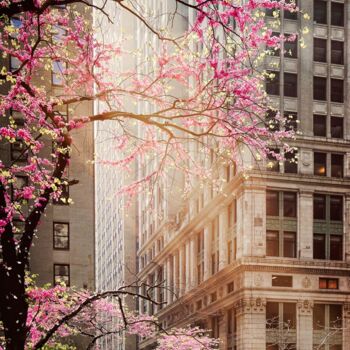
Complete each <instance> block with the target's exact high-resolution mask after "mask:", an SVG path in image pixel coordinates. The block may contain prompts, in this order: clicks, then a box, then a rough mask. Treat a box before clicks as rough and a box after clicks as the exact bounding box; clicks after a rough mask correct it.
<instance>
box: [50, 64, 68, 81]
mask: <svg viewBox="0 0 350 350" xmlns="http://www.w3.org/2000/svg"><path fill="white" fill-rule="evenodd" d="M65 70H66V65H65V63H63V62H61V61H54V62H53V63H52V84H53V85H63V83H64V74H65Z"/></svg>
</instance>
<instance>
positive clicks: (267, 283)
mask: <svg viewBox="0 0 350 350" xmlns="http://www.w3.org/2000/svg"><path fill="white" fill-rule="evenodd" d="M298 5H299V6H300V7H301V9H302V10H303V12H304V13H307V14H309V16H310V17H311V19H308V16H306V15H303V14H291V13H280V14H273V13H266V20H267V21H276V18H277V17H278V18H279V19H280V24H278V25H276V26H275V31H276V35H277V33H285V34H288V33H293V32H296V31H298V30H303V32H304V33H305V32H306V30H305V29H304V28H305V27H308V31H309V33H308V34H307V35H304V36H303V45H302V46H304V44H305V46H306V47H305V48H301V47H300V46H298V45H297V44H296V43H295V44H293V43H289V44H287V47H285V49H286V50H287V51H288V53H286V54H281V53H280V52H276V53H275V55H271V56H269V57H267V58H266V67H267V69H268V70H271V71H273V72H274V73H275V78H274V79H272V80H271V81H269V82H268V83H267V86H266V89H267V92H268V93H269V94H270V95H271V100H272V102H273V104H274V105H275V107H276V108H277V109H278V110H280V112H281V113H283V114H285V115H286V116H287V117H288V121H287V122H286V123H284V125H276V124H275V125H270V127H274V128H294V129H296V130H297V131H298V135H297V138H296V140H295V141H293V142H292V145H293V146H294V147H295V152H293V154H286V161H284V162H283V163H279V162H276V161H274V160H273V159H271V160H267V161H264V162H262V161H260V162H258V163H256V162H255V161H254V159H253V157H252V156H250V155H248V152H246V153H245V156H244V157H245V160H244V161H245V162H246V165H247V164H248V165H249V164H250V165H252V168H253V170H251V171H249V172H248V173H245V174H242V173H241V172H240V171H237V172H236V171H235V169H232V168H223V169H221V173H220V174H221V178H222V179H225V181H226V185H225V186H224V187H223V189H222V191H220V192H216V191H215V190H214V189H213V188H212V187H211V186H209V185H208V186H204V189H203V190H201V189H199V188H198V189H197V190H196V191H193V194H192V196H191V198H190V199H189V201H188V203H186V205H185V206H183V207H181V205H177V204H176V202H175V204H174V202H172V201H165V200H164V198H163V196H162V193H163V191H161V190H159V191H158V194H157V195H156V198H155V199H156V200H155V202H156V203H158V204H157V205H158V208H157V210H158V213H156V214H154V216H148V217H147V216H146V215H145V214H144V213H145V208H144V207H143V205H142V204H139V217H140V218H141V219H140V220H141V223H140V225H139V249H138V256H139V277H140V278H141V279H143V280H145V281H147V282H148V283H149V284H152V283H153V284H154V283H155V282H160V281H163V280H164V281H165V284H166V287H167V288H166V289H164V290H157V291H156V293H157V295H155V297H156V298H157V299H158V300H160V301H164V302H166V305H164V306H162V305H161V306H153V305H151V304H150V303H148V302H140V310H141V311H142V312H146V313H150V314H153V313H154V314H156V315H157V316H158V317H159V318H160V320H161V321H162V323H163V325H164V326H165V327H175V326H182V325H185V324H191V325H199V326H201V327H203V328H206V329H211V332H212V335H213V336H214V337H220V339H221V340H222V343H221V345H220V349H225V350H234V349H237V350H248V349H249V350H261V349H270V350H272V349H298V350H314V349H324V350H340V349H344V350H345V349H350V342H349V339H350V338H349V337H350V329H349V322H350V321H349V317H350V312H349V305H350V304H349V302H350V295H349V291H350V276H349V275H350V273H349V267H350V244H349V242H350V230H349V222H350V221H349V217H350V194H349V185H350V168H349V160H350V143H349V139H350V122H349V113H350V110H349V105H348V101H349V91H350V90H349V73H348V57H349V46H348V44H347V42H348V36H349V30H350V17H349V13H350V12H349V11H350V7H349V4H348V3H347V2H345V3H344V1H330V0H314V1H313V0H299V1H298ZM273 16H275V18H274V17H273ZM281 52H282V51H281ZM295 157H297V158H298V162H294V160H293V159H294V158H295ZM145 202H146V201H140V203H145ZM159 213H161V214H159ZM164 217H165V218H170V220H163V218H164ZM152 346H153V345H152V343H151V340H142V341H141V342H140V348H142V349H150V348H152Z"/></svg>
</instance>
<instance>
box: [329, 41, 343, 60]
mask: <svg viewBox="0 0 350 350" xmlns="http://www.w3.org/2000/svg"><path fill="white" fill-rule="evenodd" d="M331 63H334V64H344V43H343V42H342V41H334V40H332V41H331Z"/></svg>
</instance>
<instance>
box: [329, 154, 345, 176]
mask: <svg viewBox="0 0 350 350" xmlns="http://www.w3.org/2000/svg"><path fill="white" fill-rule="evenodd" d="M343 168H344V156H343V155H342V154H332V155H331V176H332V177H343V172H344V169H343Z"/></svg>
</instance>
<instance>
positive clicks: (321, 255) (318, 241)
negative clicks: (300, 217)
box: [314, 234, 326, 259]
mask: <svg viewBox="0 0 350 350" xmlns="http://www.w3.org/2000/svg"><path fill="white" fill-rule="evenodd" d="M314 259H326V236H325V235H318V234H314Z"/></svg>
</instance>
